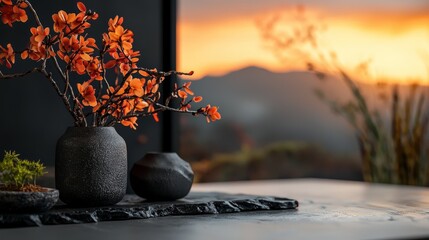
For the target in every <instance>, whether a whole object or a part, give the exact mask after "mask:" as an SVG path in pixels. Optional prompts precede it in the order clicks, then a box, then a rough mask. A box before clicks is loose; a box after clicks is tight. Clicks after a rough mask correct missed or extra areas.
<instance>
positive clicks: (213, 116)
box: [203, 104, 222, 123]
mask: <svg viewBox="0 0 429 240" xmlns="http://www.w3.org/2000/svg"><path fill="white" fill-rule="evenodd" d="M217 110H218V107H215V106H213V107H212V106H210V104H209V105H207V106H206V107H205V108H203V112H204V113H205V115H206V119H207V122H208V123H209V122H210V121H213V122H214V121H216V120H220V119H221V118H222V116H221V115H220V113H219V112H218V111H217Z"/></svg>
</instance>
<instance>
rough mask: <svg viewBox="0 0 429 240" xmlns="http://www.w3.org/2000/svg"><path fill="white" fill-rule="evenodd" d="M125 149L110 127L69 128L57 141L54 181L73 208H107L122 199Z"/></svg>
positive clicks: (125, 161) (124, 176)
mask: <svg viewBox="0 0 429 240" xmlns="http://www.w3.org/2000/svg"><path fill="white" fill-rule="evenodd" d="M127 171H128V169H127V147H126V144H125V141H124V139H123V138H122V137H121V136H119V134H118V133H117V132H116V130H115V129H114V128H113V127H70V128H68V129H67V131H66V132H65V134H64V135H63V136H62V137H61V138H60V139H59V140H58V142H57V149H56V159H55V182H56V188H57V189H58V190H59V191H60V199H61V200H62V201H63V202H65V203H67V204H69V205H73V206H87V207H89V206H107V205H112V204H115V203H117V202H119V201H121V199H122V198H123V197H124V195H125V193H126V188H127Z"/></svg>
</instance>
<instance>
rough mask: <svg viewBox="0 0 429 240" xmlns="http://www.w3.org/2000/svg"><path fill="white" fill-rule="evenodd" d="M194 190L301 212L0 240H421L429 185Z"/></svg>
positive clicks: (57, 230)
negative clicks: (258, 198) (270, 201)
mask: <svg viewBox="0 0 429 240" xmlns="http://www.w3.org/2000/svg"><path fill="white" fill-rule="evenodd" d="M192 191H198V192H209V191H216V192H225V193H244V194H253V195H267V196H279V197H289V198H294V199H297V200H298V201H299V202H300V206H299V208H298V210H284V211H269V212H268V211H267V212H264V211H261V212H253V213H238V214H222V215H199V216H171V217H161V218H154V219H144V220H131V221H117V222H101V223H92V224H78V225H59V226H43V227H33V228H19V229H1V230H0V239H8V240H9V239H44V240H50V239H61V240H66V239H103V240H105V239H127V240H131V239H187V240H192V239H198V240H200V239H204V240H208V239H246V240H249V239H282V240H284V239H316V238H317V239H404V238H407V239H420V238H424V237H425V236H426V237H429V188H421V187H406V186H393V185H383V184H368V183H361V182H349V181H336V180H322V179H295V180H273V181H251V182H228V183H210V184H196V185H195V186H194V187H193V188H192Z"/></svg>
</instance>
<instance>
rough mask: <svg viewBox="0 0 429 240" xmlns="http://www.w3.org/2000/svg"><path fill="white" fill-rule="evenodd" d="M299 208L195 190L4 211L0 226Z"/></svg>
mask: <svg viewBox="0 0 429 240" xmlns="http://www.w3.org/2000/svg"><path fill="white" fill-rule="evenodd" d="M297 207H298V201H296V200H293V199H288V198H277V197H258V196H251V195H233V194H225V193H216V192H211V193H198V192H197V193H195V192H193V193H191V194H189V196H188V197H186V198H184V199H182V200H179V201H172V202H168V201H166V202H148V201H145V200H143V199H142V198H140V197H137V196H135V195H127V196H125V198H124V199H123V200H122V201H121V202H120V203H118V204H117V205H114V206H109V207H100V208H68V207H66V206H64V205H58V206H55V207H54V208H53V209H51V210H50V211H48V212H45V213H41V214H10V215H7V214H0V228H1V227H2V228H5V227H26V226H42V225H55V224H73V223H74V224H76V223H95V222H101V221H114V220H127V219H145V218H155V217H162V216H170V215H197V214H221V213H238V212H246V211H258V210H283V209H294V208H297Z"/></svg>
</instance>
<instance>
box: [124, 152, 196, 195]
mask: <svg viewBox="0 0 429 240" xmlns="http://www.w3.org/2000/svg"><path fill="white" fill-rule="evenodd" d="M193 180H194V172H193V171H192V168H191V166H190V165H189V163H188V162H186V161H184V160H183V159H181V158H180V157H179V156H178V155H177V154H176V153H147V154H146V155H145V156H144V157H143V158H142V159H140V160H139V161H137V162H136V163H135V164H134V165H133V167H132V169H131V173H130V182H131V187H132V188H133V190H134V192H135V193H136V194H137V195H139V196H140V197H142V198H145V199H150V200H175V199H179V198H183V197H185V196H186V195H187V194H188V193H189V191H190V190H191V187H192V181H193Z"/></svg>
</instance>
